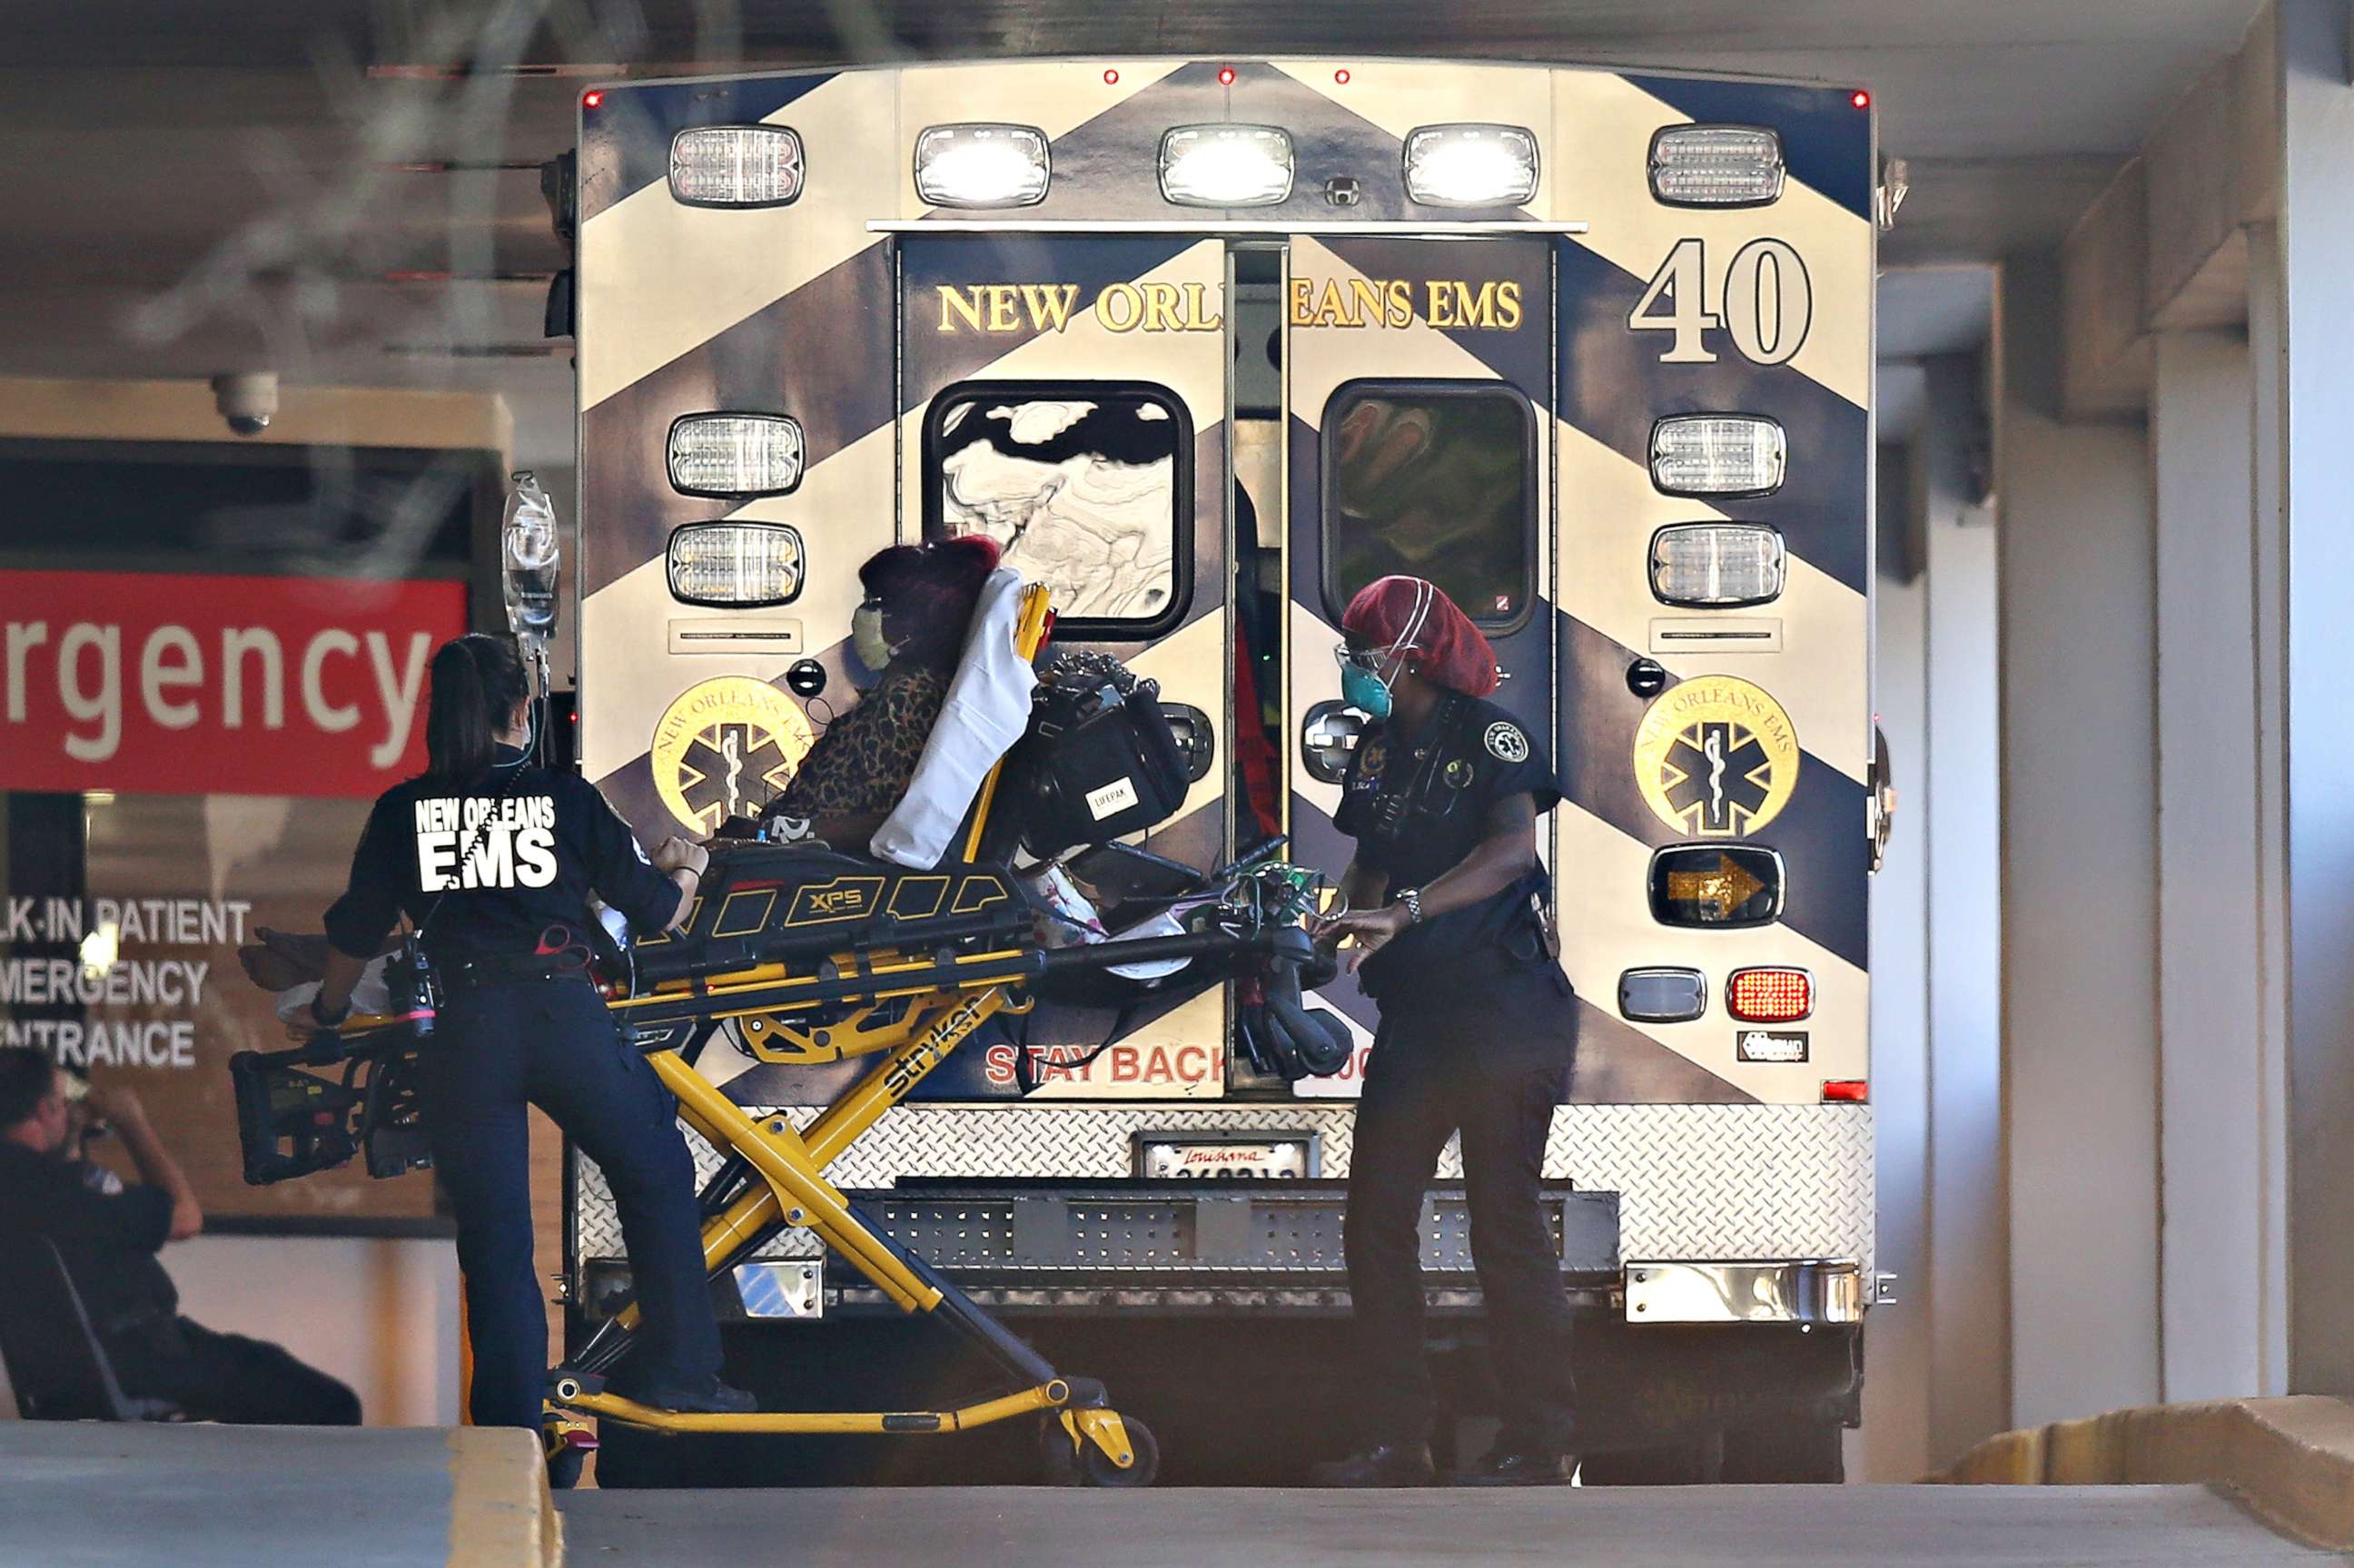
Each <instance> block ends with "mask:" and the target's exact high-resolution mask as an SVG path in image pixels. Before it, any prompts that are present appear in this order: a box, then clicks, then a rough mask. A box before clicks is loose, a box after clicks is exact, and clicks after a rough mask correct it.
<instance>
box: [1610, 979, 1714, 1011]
mask: <svg viewBox="0 0 2354 1568" xmlns="http://www.w3.org/2000/svg"><path fill="white" fill-rule="evenodd" d="M1707 1011H1708V978H1707V977H1706V976H1704V975H1702V973H1701V972H1700V971H1699V970H1698V969H1666V968H1658V969H1628V971H1627V972H1626V973H1624V974H1622V975H1620V976H1619V977H1618V1016H1619V1017H1621V1018H1624V1019H1628V1020H1629V1021H1631V1022H1636V1023H1684V1022H1690V1021H1691V1020H1692V1019H1695V1018H1698V1017H1699V1016H1700V1015H1701V1014H1702V1013H1703V1012H1707Z"/></svg>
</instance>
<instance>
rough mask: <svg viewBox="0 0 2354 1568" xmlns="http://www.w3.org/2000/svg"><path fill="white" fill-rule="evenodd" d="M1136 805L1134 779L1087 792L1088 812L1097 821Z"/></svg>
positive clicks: (1112, 783) (1111, 783)
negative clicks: (1090, 812) (1093, 814)
mask: <svg viewBox="0 0 2354 1568" xmlns="http://www.w3.org/2000/svg"><path fill="white" fill-rule="evenodd" d="M1135 804H1136V784H1135V781H1134V780H1133V779H1114V780H1112V782H1110V783H1108V784H1107V785H1105V786H1104V787H1103V788H1102V789H1090V790H1088V791H1087V810H1089V811H1092V812H1093V813H1095V819H1096V821H1098V822H1100V821H1103V820H1104V819H1105V818H1106V817H1108V816H1111V815H1113V814H1114V813H1116V812H1119V811H1124V810H1127V809H1128V808H1129V807H1130V806H1133V805H1135Z"/></svg>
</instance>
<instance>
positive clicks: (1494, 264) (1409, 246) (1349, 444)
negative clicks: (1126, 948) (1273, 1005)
mask: <svg viewBox="0 0 2354 1568" xmlns="http://www.w3.org/2000/svg"><path fill="white" fill-rule="evenodd" d="M1552 276H1553V251H1552V247H1551V242H1550V241H1549V240H1548V239H1547V238H1543V237H1541V236H1535V235H1532V236H1530V237H1527V238H1522V237H1520V236H1517V235H1494V234H1482V235H1475V236H1463V237H1458V238H1411V237H1408V238H1400V237H1393V236H1385V235H1384V236H1375V235H1367V236H1363V237H1356V236H1339V235H1330V234H1327V235H1320V236H1315V237H1309V236H1299V237H1295V238H1293V240H1292V242H1291V245H1290V248H1289V250H1288V261H1287V267H1286V276H1285V279H1284V313H1283V332H1284V355H1283V360H1284V367H1285V392H1284V398H1285V408H1286V411H1287V416H1288V418H1287V423H1288V431H1289V439H1288V451H1287V459H1286V472H1285V487H1286V491H1287V503H1288V504H1287V509H1286V510H1287V514H1288V518H1289V522H1290V529H1289V535H1288V540H1287V544H1286V549H1287V555H1288V560H1287V562H1286V576H1287V580H1288V584H1289V607H1288V608H1289V624H1288V636H1289V649H1288V657H1287V661H1286V662H1287V669H1288V695H1289V702H1288V712H1287V715H1286V724H1285V732H1286V736H1287V740H1286V745H1287V747H1288V750H1289V753H1290V755H1289V756H1288V758H1287V765H1288V767H1287V771H1288V817H1289V821H1288V831H1289V832H1290V834H1291V840H1292V849H1291V853H1292V856H1293V858H1295V859H1297V860H1299V861H1300V862H1302V863H1306V864H1310V865H1314V866H1317V867H1319V868H1321V869H1324V870H1326V871H1327V872H1328V873H1330V874H1334V875H1336V876H1337V874H1339V872H1340V871H1341V868H1342V867H1343V866H1345V865H1346V864H1347V863H1348V862H1349V858H1350V855H1351V853H1352V849H1353V847H1354V846H1353V845H1352V843H1351V842H1349V841H1348V840H1347V839H1345V838H1343V837H1342V836H1341V833H1340V832H1338V830H1336V829H1335V828H1334V826H1333V824H1332V817H1333V813H1334V811H1335V810H1337V809H1338V807H1339V805H1340V800H1341V789H1340V784H1341V778H1342V776H1343V773H1344V772H1345V770H1346V768H1347V766H1348V760H1349V757H1350V755H1351V753H1352V750H1353V749H1354V747H1355V745H1356V744H1357V741H1358V739H1359V737H1360V736H1361V734H1362V732H1363V726H1364V722H1365V720H1364V715H1362V714H1360V713H1357V712H1356V711H1355V710H1353V709H1350V708H1347V707H1345V706H1343V705H1342V704H1341V700H1340V670H1339V667H1338V664H1337V662H1336V661H1335V659H1334V657H1333V649H1334V648H1335V646H1336V645H1337V644H1338V643H1339V642H1340V641H1341V630H1340V625H1341V613H1342V611H1343V610H1344V609H1346V608H1347V606H1348V603H1349V599H1350V598H1351V596H1352V595H1353V594H1354V593H1356V592H1357V590H1358V589H1360V588H1363V587H1364V586H1365V585H1366V584H1367V583H1369V582H1372V581H1373V580H1374V579H1376V578H1378V577H1384V576H1386V575H1389V574H1391V573H1404V574H1407V575H1410V576H1415V577H1426V578H1428V579H1429V580H1430V581H1432V582H1434V583H1436V584H1437V586H1438V587H1439V588H1442V589H1443V590H1445V591H1446V593H1447V596H1448V597H1449V598H1451V599H1454V600H1455V601H1456V603H1457V604H1458V605H1460V606H1461V607H1462V609H1464V610H1465V611H1466V612H1467V613H1468V614H1469V615H1470V616H1471V618H1472V619H1473V620H1475V621H1477V622H1478V623H1479V626H1480V628H1481V629H1482V630H1484V631H1486V633H1487V634H1488V638H1489V640H1490V642H1492V643H1493V644H1494V646H1495V650H1496V657H1497V661H1498V662H1499V663H1500V665H1501V666H1502V669H1503V672H1504V682H1503V684H1502V686H1501V688H1500V690H1499V691H1498V692H1497V693H1496V694H1495V697H1494V701H1495V702H1496V703H1497V704H1498V705H1500V706H1502V707H1503V708H1504V709H1505V710H1506V711H1507V712H1509V713H1511V715H1513V717H1514V718H1516V719H1517V720H1519V721H1520V723H1521V725H1522V727H1524V728H1525V729H1526V730H1527V731H1528V732H1529V734H1531V735H1532V736H1549V735H1551V734H1553V727H1554V726H1553V656H1554V640H1553V629H1552V610H1551V608H1550V606H1549V605H1548V603H1547V602H1546V597H1545V592H1544V585H1545V584H1546V583H1547V582H1548V581H1549V580H1550V574H1551V571H1552V566H1551V560H1552V549H1553V540H1552V532H1553V530H1552V524H1551V519H1552V515H1553V502H1552V472H1553V420H1552V418H1551V416H1550V409H1551V407H1552V401H1553V337H1552V323H1553V306H1552V289H1553V284H1552ZM1322 1001H1325V1002H1326V1003H1327V1004H1328V1005H1330V1006H1332V1007H1333V1008H1335V1009H1337V1010H1338V1011H1339V1012H1341V1013H1342V1015H1343V1016H1345V1017H1347V1018H1348V1019H1349V1020H1350V1022H1351V1023H1352V1025H1353V1026H1354V1028H1355V1030H1356V1032H1357V1033H1358V1035H1359V1046H1360V1050H1359V1053H1358V1055H1357V1058H1356V1060H1355V1061H1354V1062H1352V1065H1351V1066H1350V1067H1349V1069H1348V1070H1346V1071H1344V1072H1343V1073H1341V1074H1340V1075H1336V1076H1334V1077H1331V1078H1320V1079H1317V1078H1311V1079H1308V1080H1304V1081H1303V1082H1302V1083H1301V1084H1300V1085H1299V1092H1300V1093H1301V1094H1303V1095H1312V1096H1341V1097H1353V1096H1354V1095H1355V1094H1356V1093H1357V1088H1358V1086H1359V1083H1360V1081H1361V1075H1362V1068H1363V1060H1364V1055H1363V1048H1364V1047H1365V1046H1367V1045H1369V1044H1370V1043H1371V1041H1372V1037H1373V1033H1372V1032H1373V1023H1374V1013H1373V1004H1372V1002H1371V1001H1369V1000H1368V999H1367V998H1365V997H1364V996H1363V993H1362V992H1360V991H1359V990H1358V989H1357V986H1356V983H1355V981H1354V980H1351V979H1349V978H1347V977H1345V976H1344V977H1342V978H1341V980H1337V981H1335V982H1334V983H1333V984H1332V985H1331V986H1330V987H1328V988H1327V989H1326V990H1325V991H1324V992H1323V993H1322Z"/></svg>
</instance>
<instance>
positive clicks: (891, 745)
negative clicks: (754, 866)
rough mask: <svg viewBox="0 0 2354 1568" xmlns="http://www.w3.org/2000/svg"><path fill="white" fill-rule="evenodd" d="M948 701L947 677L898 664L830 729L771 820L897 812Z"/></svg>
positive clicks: (772, 809)
mask: <svg viewBox="0 0 2354 1568" xmlns="http://www.w3.org/2000/svg"><path fill="white" fill-rule="evenodd" d="M948 696H949V677H948V673H947V672H945V671H941V670H935V669H932V668H930V667H929V666H928V665H923V664H913V665H909V666H907V667H906V668H904V669H903V668H901V667H900V666H898V665H897V664H894V665H893V666H892V667H891V669H890V670H889V671H887V672H886V673H885V674H884V676H883V679H882V682H881V683H879V684H877V685H876V686H875V687H874V689H873V690H871V691H869V692H868V693H867V694H865V695H864V697H862V698H860V699H859V701H858V705H857V706H855V707H854V708H852V709H851V710H850V711H849V712H848V713H846V714H843V715H841V716H840V717H839V718H837V719H835V720H834V721H833V722H832V724H830V725H828V726H826V730H825V733H824V734H823V735H822V736H818V739H817V744H816V745H814V746H812V747H810V748H809V755H808V756H806V757H804V758H801V769H800V771H798V772H796V773H795V774H794V775H793V781H792V782H791V783H790V784H788V785H786V786H785V792H784V793H783V794H781V795H779V796H778V797H777V798H776V799H775V800H772V801H770V802H769V805H768V808H767V810H765V812H764V813H763V814H764V815H768V816H787V817H849V816H857V815H861V814H863V813H865V812H869V811H888V810H891V809H892V808H893V807H895V806H896V805H898V803H899V800H900V798H901V797H902V796H904V795H906V794H907V781H908V780H909V779H913V778H914V777H915V776H916V762H917V758H921V757H922V756H923V754H924V742H925V741H926V740H927V739H928V738H930V736H931V733H932V725H933V723H934V721H936V720H937V719H938V717H939V716H940V707H941V705H943V704H945V703H946V702H947V701H948Z"/></svg>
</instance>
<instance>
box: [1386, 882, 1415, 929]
mask: <svg viewBox="0 0 2354 1568" xmlns="http://www.w3.org/2000/svg"><path fill="white" fill-rule="evenodd" d="M1391 902H1393V903H1395V904H1403V905H1405V923H1406V924H1407V925H1409V926H1419V925H1421V924H1422V889H1421V888H1419V887H1401V888H1399V889H1398V890H1397V896H1396V897H1395V898H1394V899H1393V900H1391Z"/></svg>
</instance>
